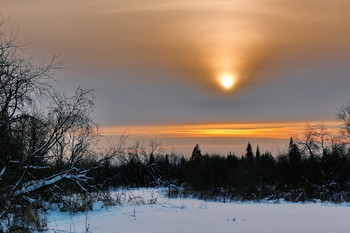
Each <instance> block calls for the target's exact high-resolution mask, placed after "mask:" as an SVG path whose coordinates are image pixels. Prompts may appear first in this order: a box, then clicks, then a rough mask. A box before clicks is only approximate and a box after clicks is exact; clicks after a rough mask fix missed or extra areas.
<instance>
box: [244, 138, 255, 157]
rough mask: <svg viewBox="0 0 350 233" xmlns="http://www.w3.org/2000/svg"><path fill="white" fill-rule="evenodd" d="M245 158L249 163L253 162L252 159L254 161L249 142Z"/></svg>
mask: <svg viewBox="0 0 350 233" xmlns="http://www.w3.org/2000/svg"><path fill="white" fill-rule="evenodd" d="M245 157H246V159H247V160H249V161H253V159H254V153H253V149H252V145H251V144H250V142H248V145H247V149H246V153H245Z"/></svg>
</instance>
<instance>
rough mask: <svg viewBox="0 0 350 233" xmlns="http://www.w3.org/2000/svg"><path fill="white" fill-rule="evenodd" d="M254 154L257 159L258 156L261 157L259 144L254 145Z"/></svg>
mask: <svg viewBox="0 0 350 233" xmlns="http://www.w3.org/2000/svg"><path fill="white" fill-rule="evenodd" d="M255 156H256V158H257V159H260V157H261V154H260V149H259V145H257V146H256V152H255Z"/></svg>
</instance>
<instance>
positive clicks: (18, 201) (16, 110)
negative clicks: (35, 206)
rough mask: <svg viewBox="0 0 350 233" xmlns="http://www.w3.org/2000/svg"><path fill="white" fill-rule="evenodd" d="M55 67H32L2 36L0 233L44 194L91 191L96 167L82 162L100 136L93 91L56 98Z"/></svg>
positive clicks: (10, 37)
mask: <svg viewBox="0 0 350 233" xmlns="http://www.w3.org/2000/svg"><path fill="white" fill-rule="evenodd" d="M0 28H1V23H0ZM58 68H60V66H59V64H58V63H56V59H55V57H54V58H53V59H52V60H51V61H50V62H49V63H48V64H44V65H39V66H38V65H35V64H34V63H32V61H31V60H30V59H26V58H24V56H23V55H22V47H21V46H20V45H19V44H18V41H17V39H16V36H15V35H13V34H12V33H11V32H10V33H8V34H6V33H0V187H1V189H0V222H1V224H0V232H1V231H16V228H14V227H18V223H16V221H13V220H14V218H15V215H16V213H17V212H20V210H21V209H23V208H22V207H23V205H25V203H26V202H33V201H35V200H39V199H41V198H42V194H43V193H46V195H48V193H51V194H50V195H54V193H53V192H55V191H54V190H61V191H63V190H64V188H63V187H66V186H67V184H68V183H69V184H70V185H72V186H74V187H76V188H77V189H80V190H83V191H88V189H89V188H90V186H89V183H88V181H89V179H90V178H89V176H88V172H89V171H91V169H93V167H94V166H95V165H94V166H91V167H88V168H86V167H83V166H81V165H80V162H81V161H82V159H83V158H84V157H85V156H91V154H92V153H93V151H92V146H93V145H94V143H95V142H96V139H97V138H98V135H99V134H98V127H97V125H96V124H95V123H94V121H93V120H92V117H91V113H92V111H93V109H94V94H93V90H84V89H80V88H78V89H77V90H76V93H75V94H74V95H73V96H72V97H67V96H65V95H63V94H60V93H58V92H57V91H56V90H54V89H53V88H52V85H51V84H52V82H53V81H54V80H53V74H54V71H55V70H57V69H58ZM114 155H115V154H110V155H108V156H107V157H104V158H103V159H108V158H111V157H112V156H114ZM101 160H102V159H101ZM101 160H100V161H101ZM100 161H97V163H98V162H100ZM50 195H49V196H50ZM5 220H6V221H5ZM5 222H7V223H9V224H8V225H7V226H6V225H4V223H5ZM11 224H12V226H11ZM16 224H17V225H16Z"/></svg>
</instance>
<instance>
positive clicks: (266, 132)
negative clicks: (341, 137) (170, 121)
mask: <svg viewBox="0 0 350 233" xmlns="http://www.w3.org/2000/svg"><path fill="white" fill-rule="evenodd" d="M326 124H327V125H328V126H329V127H330V131H335V130H337V127H336V126H337V123H336V122H326ZM305 126H306V123H305V122H283V123H223V124H183V125H147V126H124V127H114V126H110V127H102V128H101V130H102V134H103V135H105V136H114V135H120V134H121V133H122V132H125V133H126V134H127V135H130V136H134V137H162V138H197V137H198V138H220V137H223V138H230V137H232V138H268V139H288V138H289V137H291V136H293V137H294V136H297V135H299V136H302V135H303V133H304V129H305Z"/></svg>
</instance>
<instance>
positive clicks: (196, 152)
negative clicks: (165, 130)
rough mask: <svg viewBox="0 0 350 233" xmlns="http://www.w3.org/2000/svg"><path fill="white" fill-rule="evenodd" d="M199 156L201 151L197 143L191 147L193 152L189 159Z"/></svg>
mask: <svg viewBox="0 0 350 233" xmlns="http://www.w3.org/2000/svg"><path fill="white" fill-rule="evenodd" d="M200 157H202V152H201V149H200V148H199V145H198V144H197V145H196V146H195V147H194V148H193V152H192V157H191V159H199V158H200Z"/></svg>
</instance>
